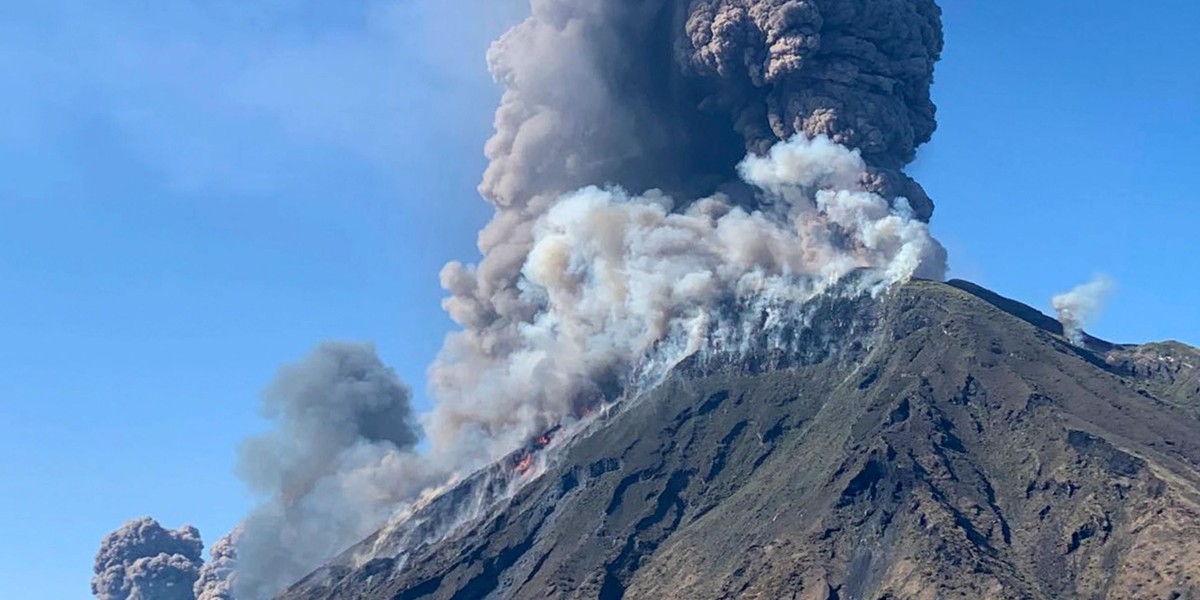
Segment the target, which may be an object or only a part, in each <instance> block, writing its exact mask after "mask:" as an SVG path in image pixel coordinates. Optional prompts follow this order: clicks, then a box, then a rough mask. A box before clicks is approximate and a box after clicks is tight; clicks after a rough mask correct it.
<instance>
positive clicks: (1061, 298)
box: [1052, 275, 1116, 346]
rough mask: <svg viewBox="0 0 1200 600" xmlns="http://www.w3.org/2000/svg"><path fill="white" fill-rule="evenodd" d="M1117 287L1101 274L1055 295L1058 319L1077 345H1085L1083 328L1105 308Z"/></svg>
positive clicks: (1064, 331)
mask: <svg viewBox="0 0 1200 600" xmlns="http://www.w3.org/2000/svg"><path fill="white" fill-rule="evenodd" d="M1115 287H1116V285H1115V284H1114V282H1113V280H1112V279H1110V278H1109V277H1107V276H1104V275H1100V276H1098V277H1096V278H1095V279H1093V280H1092V281H1089V282H1088V283H1085V284H1083V285H1080V286H1078V287H1076V288H1075V289H1073V290H1071V291H1069V292H1067V293H1065V294H1059V295H1057V296H1055V297H1054V299H1053V300H1052V304H1053V305H1054V310H1056V311H1058V321H1059V322H1060V323H1062V326H1063V334H1064V335H1066V336H1067V338H1068V339H1070V340H1071V343H1072V344H1075V345H1076V346H1082V345H1083V328H1084V327H1086V326H1087V324H1088V323H1090V322H1091V320H1092V319H1094V318H1095V317H1096V315H1098V314H1100V311H1101V310H1102V309H1103V308H1104V303H1105V301H1106V300H1108V297H1109V296H1110V295H1112V292H1113V289H1114V288H1115Z"/></svg>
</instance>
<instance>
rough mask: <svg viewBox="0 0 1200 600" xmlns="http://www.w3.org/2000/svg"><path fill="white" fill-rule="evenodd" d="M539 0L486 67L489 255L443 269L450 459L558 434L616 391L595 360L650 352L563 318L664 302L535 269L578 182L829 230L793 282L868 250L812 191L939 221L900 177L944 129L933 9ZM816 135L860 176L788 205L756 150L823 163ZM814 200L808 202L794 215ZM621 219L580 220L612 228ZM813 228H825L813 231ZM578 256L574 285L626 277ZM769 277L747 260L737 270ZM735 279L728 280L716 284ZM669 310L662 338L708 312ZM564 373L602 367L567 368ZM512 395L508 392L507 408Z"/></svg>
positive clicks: (781, 0)
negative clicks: (549, 427) (515, 439)
mask: <svg viewBox="0 0 1200 600" xmlns="http://www.w3.org/2000/svg"><path fill="white" fill-rule="evenodd" d="M531 4H532V16H531V17H530V18H529V19H527V20H526V21H525V22H523V23H521V24H520V25H518V26H516V27H515V28H513V29H512V30H511V31H509V32H508V33H507V34H505V35H504V36H503V38H502V39H501V40H499V41H498V42H497V43H496V44H495V45H494V46H493V48H492V50H491V52H490V54H489V57H488V58H489V63H490V65H491V68H492V72H493V73H494V74H495V76H496V79H497V81H499V82H500V83H501V84H502V85H503V86H504V88H505V92H504V96H503V100H502V102H501V106H500V108H499V109H498V110H497V113H496V133H495V135H494V136H493V137H492V139H491V140H489V142H488V144H487V148H486V153H487V156H488V158H489V159H490V164H489V166H488V169H487V171H486V173H485V174H484V179H483V183H482V184H481V186H480V191H481V192H482V194H483V195H484V196H485V197H486V198H487V199H489V200H490V201H491V202H492V203H493V204H494V205H495V207H496V215H495V218H494V219H493V220H492V222H491V223H489V224H488V226H487V227H486V228H485V229H484V230H483V231H482V232H481V234H480V237H479V246H480V249H481V251H482V252H483V255H484V256H483V259H482V260H481V261H480V262H479V263H478V264H477V265H473V266H465V265H462V264H458V263H452V264H450V265H448V266H447V267H446V268H445V269H444V270H443V272H442V284H443V287H445V289H446V290H447V291H448V292H449V294H450V297H449V298H448V299H447V300H446V301H445V307H446V309H447V311H448V312H449V313H450V315H451V316H452V317H453V318H454V320H455V321H456V322H458V323H459V324H460V325H462V327H463V329H464V331H463V332H462V333H459V334H455V335H453V336H451V338H450V339H449V340H448V341H447V344H446V347H445V350H444V351H443V354H442V356H441V357H440V358H439V360H438V362H437V363H436V364H435V365H434V367H433V368H432V370H431V378H432V381H433V384H434V386H435V390H436V391H437V392H438V400H439V402H440V404H439V406H438V409H437V411H435V414H434V415H433V418H432V420H431V425H432V427H431V430H430V435H431V439H432V441H433V443H434V445H435V447H436V448H438V449H441V450H447V449H449V448H461V444H462V442H463V440H464V439H469V440H471V444H472V445H475V446H480V445H481V444H482V445H486V444H487V442H488V440H490V439H495V438H497V437H504V436H505V435H506V434H507V433H509V432H511V431H512V429H513V428H512V427H510V425H512V424H513V423H514V422H521V423H524V424H525V426H524V427H518V428H516V429H517V430H518V433H519V434H521V435H523V434H527V433H529V432H528V431H524V429H527V428H533V429H536V428H537V427H541V426H543V425H545V424H546V423H545V421H546V420H548V419H550V420H552V419H553V418H556V417H557V416H558V414H559V413H563V412H567V408H568V407H569V406H572V405H574V404H577V403H579V402H585V403H586V402H588V401H589V398H591V399H593V400H590V401H594V399H595V398H599V397H603V396H605V395H606V394H610V393H611V391H610V390H609V389H608V388H609V387H611V386H610V385H607V382H611V381H613V380H614V379H615V380H617V381H619V380H620V371H621V369H620V368H617V367H612V366H611V365H610V364H609V363H611V361H606V360H599V361H597V356H596V355H595V354H593V351H597V352H605V353H614V354H619V353H621V352H626V353H629V352H634V353H636V351H637V350H638V349H639V348H641V347H642V346H643V345H644V344H643V343H642V342H644V341H645V340H642V341H639V342H638V343H636V344H633V345H632V346H630V344H631V343H632V341H631V340H623V341H621V342H620V343H616V344H615V345H614V343H613V341H612V339H613V333H614V332H613V330H612V327H614V326H615V325H617V324H615V323H613V322H612V319H597V318H596V317H595V316H594V315H593V316H591V317H589V318H588V319H585V320H575V321H569V322H563V321H564V319H568V318H570V317H571V314H570V313H564V312H563V310H564V309H565V308H568V307H570V310H574V307H575V306H576V305H578V306H580V307H589V306H592V305H593V304H598V305H601V306H604V307H606V308H611V309H612V310H613V311H614V314H618V313H619V312H620V311H621V306H622V304H617V305H608V304H604V303H606V302H617V303H623V304H628V305H631V306H637V305H639V303H642V302H649V303H653V302H655V300H654V299H643V298H640V297H638V296H637V294H639V293H641V292H643V291H646V292H648V293H659V292H653V291H651V290H642V289H640V288H636V287H634V288H629V289H625V290H622V294H621V295H618V296H611V295H610V296H604V297H598V296H589V295H587V294H581V295H578V297H574V298H570V299H569V302H565V301H559V300H560V299H556V298H554V297H553V296H552V295H550V294H547V293H546V291H545V290H546V289H547V288H546V286H543V285H540V283H542V282H539V281H538V280H537V275H538V273H539V271H538V270H537V269H538V268H539V267H537V265H532V264H531V262H530V261H531V259H541V258H544V257H546V256H548V255H549V254H548V251H546V250H544V248H545V247H546V245H547V244H549V243H550V242H548V241H547V240H544V239H540V238H541V237H544V236H546V235H548V233H547V228H548V227H551V226H552V225H551V222H552V221H557V220H559V219H560V218H561V216H562V214H563V213H564V212H565V211H566V209H565V208H562V207H561V205H563V204H564V201H566V203H567V204H568V205H574V204H578V202H579V201H578V200H577V198H578V196H579V194H577V193H575V190H579V189H583V188H587V187H588V186H597V187H598V188H599V189H601V190H609V191H608V192H603V191H601V192H594V193H593V195H594V194H596V193H599V194H605V193H608V194H611V195H612V196H613V197H614V198H616V200H617V203H619V204H622V205H623V206H625V207H626V209H624V210H625V212H627V211H628V210H633V209H632V208H630V207H633V206H636V205H644V204H647V203H649V204H660V205H663V206H665V208H663V209H662V212H663V213H664V215H667V214H670V215H671V219H670V220H672V221H677V220H680V219H683V218H684V217H686V216H688V215H691V216H693V217H695V218H699V216H700V215H701V214H702V213H704V212H705V211H709V214H710V216H709V217H708V218H710V219H711V220H712V222H713V223H715V222H716V219H718V218H720V217H721V216H722V215H720V214H717V213H721V212H724V213H727V214H728V215H730V216H729V218H728V219H726V221H725V223H726V224H729V223H732V222H733V221H735V220H738V219H743V217H744V219H745V220H746V221H754V220H757V221H756V222H757V223H758V224H761V225H764V226H766V227H767V228H768V229H767V230H764V231H762V232H761V233H762V234H763V236H764V237H765V238H768V239H769V238H771V237H772V236H773V235H775V234H777V233H778V232H777V231H771V230H770V229H771V228H776V227H777V226H780V225H782V226H783V227H784V228H785V229H790V230H791V232H790V233H791V235H793V236H802V235H827V236H829V239H830V240H832V241H833V243H832V245H830V246H829V247H827V248H825V249H824V250H823V251H821V252H816V253H815V254H813V255H811V256H807V257H805V258H806V260H808V261H809V264H808V265H806V268H805V269H801V270H800V271H799V272H792V271H789V272H788V274H789V275H812V274H813V273H814V272H818V271H820V269H817V268H814V263H816V262H819V261H822V260H827V261H830V263H829V264H830V265H834V264H842V263H843V262H844V261H843V258H845V257H847V256H853V255H855V252H856V250H855V249H853V248H850V247H848V246H843V245H842V244H841V242H842V241H847V242H853V240H854V237H855V236H854V235H853V234H851V235H849V236H848V237H847V238H846V239H841V238H840V236H841V235H842V233H843V229H844V228H845V225H846V224H845V223H836V222H835V221H836V220H837V218H836V217H833V218H831V214H830V213H829V212H827V211H826V209H827V208H828V207H827V206H818V205H817V202H816V200H817V197H816V195H815V192H816V191H817V189H815V188H818V187H822V186H823V188H822V189H825V190H838V191H844V192H847V193H851V194H864V195H870V196H871V197H873V198H878V199H882V200H883V201H884V205H883V206H884V208H885V209H887V208H888V207H890V209H891V210H892V211H894V212H895V214H896V215H903V219H904V220H906V221H908V222H914V223H920V222H924V221H928V219H929V217H930V215H931V214H932V210H933V206H932V203H931V202H930V201H929V199H928V197H927V196H926V195H925V194H924V192H923V191H922V190H921V188H920V186H919V185H917V184H916V183H915V182H912V181H911V180H910V179H909V178H907V177H906V176H905V175H903V173H902V172H901V169H902V168H903V167H904V166H905V165H906V164H908V163H909V162H910V161H911V160H912V159H913V158H914V156H915V152H916V148H917V146H919V145H920V144H922V143H924V142H925V141H927V140H928V139H929V137H930V136H931V135H932V133H933V131H934V129H935V127H936V123H935V120H934V113H935V109H934V106H933V103H932V102H931V100H930V95H929V87H930V84H931V82H932V78H933V66H934V63H935V62H936V61H937V59H938V58H939V56H940V53H941V50H942V36H941V21H940V16H941V12H940V9H939V8H938V7H937V5H936V4H934V2H932V0H889V1H867V0H857V1H856V0H824V1H821V0H812V1H804V0H757V1H755V0H651V1H647V2H637V3H630V2H611V1H610V2H597V1H595V0H533V2H532V3H531ZM789 140H799V141H792V142H789ZM804 140H811V141H813V143H814V144H816V142H815V141H816V140H823V141H821V142H820V143H819V144H820V145H823V146H832V145H834V144H836V145H840V146H843V147H844V149H846V150H847V151H846V152H843V153H841V154H840V156H841V158H842V159H845V158H846V157H847V156H849V150H854V151H855V152H856V153H857V154H856V155H855V159H854V161H855V162H854V164H853V165H852V167H853V170H852V171H847V170H845V169H840V170H839V172H838V175H839V178H838V179H837V180H836V181H833V180H827V181H809V182H805V181H799V182H786V184H787V185H788V186H791V187H792V188H795V189H794V190H792V191H789V192H788V194H787V195H788V197H786V198H785V197H781V195H780V194H779V193H778V192H779V190H775V189H763V188H762V186H761V185H759V184H760V183H761V182H755V181H750V180H747V179H746V178H744V177H741V176H739V175H744V173H742V174H739V172H738V165H739V164H744V163H742V161H743V159H744V158H745V157H746V154H747V152H750V153H752V154H753V155H756V156H761V155H763V154H766V153H768V152H769V151H771V149H772V148H773V147H777V146H779V145H780V144H788V143H791V144H793V146H792V149H793V150H797V149H803V150H804V153H806V155H807V156H809V157H810V158H814V159H815V158H816V157H815V155H814V154H813V151H814V150H815V149H816V146H815V145H809V146H807V147H805V146H804V144H805V141H804ZM829 142H832V143H833V144H829ZM779 147H781V148H782V147H786V146H779ZM781 152H782V151H781ZM826 154H827V155H828V156H827V158H834V156H835V155H837V154H838V153H835V152H827V153H826ZM750 160H751V161H753V160H757V159H754V158H752V159H750ZM797 195H806V196H807V197H806V199H805V200H806V202H799V201H796V198H795V196H797ZM901 198H902V199H901ZM629 200H632V202H631V201H629ZM875 204H876V205H878V203H875ZM803 205H807V206H809V207H811V210H807V211H799V213H796V212H795V211H797V210H798V209H799V207H800V206H803ZM611 212H613V211H609V212H605V213H593V214H590V215H589V216H587V217H585V218H597V219H599V218H609V217H612V214H611ZM615 212H622V211H615ZM885 212H886V210H885ZM800 213H802V214H800ZM873 214H874V213H873ZM626 217H628V218H634V217H632V216H631V215H626ZM878 217H879V215H877V214H875V216H874V217H872V218H878ZM612 218H616V217H612ZM641 218H649V217H645V216H643V217H641ZM859 225H863V223H861V222H857V223H855V225H854V227H851V228H850V229H854V228H855V227H858V226H859ZM649 228H650V229H653V227H649ZM820 228H824V229H825V231H824V232H816V231H815V230H816V229H820ZM746 229H748V230H749V229H753V226H750V225H747V226H746ZM802 230H803V231H802ZM588 231H592V230H590V229H589V230H588ZM614 231H615V230H614V229H611V228H610V230H609V233H610V234H611V233H613V232H614ZM627 233H628V232H627ZM556 235H557V238H556V239H559V241H558V242H555V243H557V244H559V246H562V247H564V248H571V249H573V250H580V249H581V244H585V243H586V240H576V239H565V240H564V239H562V238H563V235H562V234H561V233H560V234H556ZM566 237H567V238H569V237H570V236H569V235H567V236H566ZM753 237H755V236H754V234H753V233H750V234H748V235H747V236H746V238H748V239H749V238H753ZM835 238H837V239H835ZM839 240H840V241H839ZM790 241H797V240H785V239H779V244H780V247H781V248H782V247H783V246H786V244H787V243H788V242H790ZM859 241H860V242H861V241H862V240H861V239H859ZM797 243H798V245H797V247H796V248H789V249H788V250H789V251H796V252H799V251H800V248H802V247H803V244H802V243H799V242H798V241H797ZM850 246H853V243H850ZM539 247H540V248H542V249H543V250H537V249H538V248H539ZM642 250H646V249H641V248H627V249H624V251H628V252H637V251H642ZM809 250H811V248H809ZM843 250H845V251H847V252H846V253H845V254H843V253H842V251H843ZM535 251H536V254H535ZM684 252H686V251H683V250H679V251H678V253H679V254H683V253H684ZM569 254H570V252H569V251H563V252H559V253H558V255H557V256H558V259H559V260H562V261H565V262H564V263H563V265H561V266H562V267H563V268H566V269H568V270H573V271H574V272H573V275H574V276H577V277H585V278H587V277H596V276H608V275H610V274H611V273H617V272H618V270H616V269H614V270H613V271H611V272H610V273H604V272H588V273H582V272H581V271H583V270H586V265H584V264H583V262H584V261H583V260H582V259H581V258H580V257H579V256H578V253H577V254H576V255H575V256H574V257H570V256H568V255H569ZM637 258H638V257H629V261H625V262H630V261H634V262H636V259H637ZM572 260H574V262H572ZM535 262H536V261H535ZM762 266H763V265H761V264H759V263H754V262H753V261H752V262H751V263H747V264H743V265H737V266H735V265H732V264H731V265H725V266H724V268H725V270H726V271H731V270H734V269H736V268H738V267H744V268H748V269H751V270H753V269H758V268H760V267H762ZM776 266H778V265H776ZM789 266H794V265H789ZM860 266H865V265H860ZM836 270H837V269H836V268H834V267H832V266H830V267H829V268H828V271H829V272H833V271H836ZM932 270H933V271H936V270H937V269H936V268H935V269H932ZM767 271H768V272H769V273H772V274H779V273H781V272H782V271H771V269H767ZM737 280H738V278H737V277H733V276H730V277H729V278H727V279H726V280H724V281H721V282H720V283H719V284H718V283H714V284H713V285H714V286H718V287H719V286H720V285H734V284H735V283H736V281H737ZM629 283H631V284H632V283H633V282H629ZM599 289H603V288H602V287H601V286H596V287H593V288H589V289H587V290H583V291H584V292H590V291H596V290H599ZM726 291H728V290H726ZM714 294H715V293H714ZM710 299H711V298H710ZM561 300H567V299H561ZM670 301H671V300H669V299H668V300H666V301H665V302H667V303H669V302H670ZM664 310H665V311H666V312H663V313H661V314H659V316H658V320H659V321H660V322H659V323H658V324H657V325H653V324H650V325H649V329H648V330H646V331H648V332H649V335H657V334H664V333H665V332H666V331H667V330H668V329H669V327H667V325H666V324H665V323H663V322H661V321H669V320H670V319H671V318H672V316H671V315H672V311H675V314H681V313H685V312H688V311H691V310H699V308H698V307H695V306H692V307H686V308H685V307H682V306H675V307H667V308H665V309H664ZM599 312H603V311H602V310H598V311H597V313H599ZM645 325H648V324H647V323H642V322H636V323H629V326H630V327H634V328H638V327H642V326H645ZM548 334H549V335H551V337H552V338H553V339H550V338H546V337H545V336H546V335H548ZM537 336H542V337H541V338H540V339H534V338H535V337H537ZM566 339H573V340H575V342H573V343H572V344H571V345H572V349H570V350H568V349H566V348H562V347H560V344H561V343H562V342H563V341H564V340H566ZM637 339H639V340H641V337H638V338H637ZM606 340H607V341H606ZM548 346H556V347H555V350H554V353H555V356H554V357H550V356H549V355H548V354H547V353H546V352H545V349H546V348H547V347H548ZM627 360H628V355H627ZM565 363H569V364H572V365H578V364H580V363H589V364H588V365H587V366H585V367H583V366H576V367H573V368H566V369H564V368H563V367H564V364H565ZM601 365H604V366H601ZM610 367H612V368H610ZM531 380H532V381H549V382H552V384H551V385H548V386H545V387H541V388H540V389H537V390H530V389H528V387H527V386H523V385H521V384H520V382H522V381H526V382H527V381H531ZM506 395H507V396H511V397H512V400H511V401H501V402H497V401H496V400H495V398H496V397H505V396H506ZM518 398H519V399H518ZM506 445H508V443H507V442H505V443H501V446H506ZM482 452H483V454H485V455H486V454H493V453H494V451H492V452H489V451H488V450H487V449H483V450H482Z"/></svg>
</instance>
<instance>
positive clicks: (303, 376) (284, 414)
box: [217, 342, 422, 599]
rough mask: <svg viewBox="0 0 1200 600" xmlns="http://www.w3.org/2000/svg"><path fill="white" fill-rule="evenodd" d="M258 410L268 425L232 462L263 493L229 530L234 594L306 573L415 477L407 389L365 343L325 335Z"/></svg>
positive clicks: (356, 535) (372, 524)
mask: <svg viewBox="0 0 1200 600" xmlns="http://www.w3.org/2000/svg"><path fill="white" fill-rule="evenodd" d="M263 413H264V415H265V416H266V417H267V418H268V419H270V420H271V421H272V422H273V423H274V425H275V428H274V429H273V430H272V431H270V432H268V433H266V434H264V435H262V436H260V437H256V438H252V439H250V440H248V441H247V442H246V443H245V444H244V446H243V447H242V449H241V453H240V458H239V462H238V472H239V475H240V476H241V477H242V479H243V480H244V481H245V482H246V483H247V484H248V485H249V486H250V488H251V489H253V490H254V491H256V492H257V493H259V494H260V495H261V497H262V498H263V502H262V503H261V504H260V505H259V506H258V507H257V508H256V509H255V510H254V511H253V512H252V513H251V514H250V516H249V517H247V519H246V520H245V522H244V523H243V524H242V525H241V531H240V532H238V534H237V539H236V557H237V569H236V575H237V576H236V578H235V579H234V580H233V582H232V588H233V591H234V593H235V595H236V597H238V598H242V599H258V598H266V597H269V596H270V595H272V594H273V593H275V592H277V591H278V590H279V589H281V588H282V587H283V586H285V585H287V584H288V583H291V582H293V581H295V580H296V579H298V578H300V577H301V576H303V575H305V574H306V573H308V572H309V571H311V570H312V569H313V568H315V567H317V566H318V565H320V564H321V563H322V562H323V561H325V560H326V559H328V558H330V557H331V556H332V555H334V554H336V553H337V552H340V551H341V550H343V549H344V548H345V547H347V546H348V545H350V544H351V543H353V542H356V541H358V540H359V539H361V538H362V537H363V536H365V535H366V534H368V533H370V532H371V531H373V530H374V529H375V528H377V527H379V526H380V525H381V524H382V523H383V522H384V521H385V520H386V518H387V516H388V515H389V514H390V513H391V511H392V510H393V509H394V507H395V505H396V503H397V502H399V501H401V500H403V499H404V498H405V497H407V496H408V495H410V494H411V489H412V488H414V487H416V488H418V489H419V487H420V486H421V485H422V482H421V479H420V476H419V474H418V472H417V471H416V462H415V461H413V460H411V456H412V454H411V452H412V449H413V447H414V446H415V445H416V443H417V442H418V440H419V439H420V433H419V429H418V426H417V423H416V420H415V415H414V414H413V411H412V406H411V394H410V392H409V389H408V388H407V387H405V386H404V384H403V383H401V381H400V380H399V378H397V376H396V374H395V372H394V371H392V370H391V369H390V368H388V367H387V366H385V365H384V364H383V363H382V362H381V361H380V360H379V357H378V356H377V355H376V353H375V349H374V348H373V347H372V346H370V345H366V344H354V343H340V342H325V343H322V344H320V345H319V346H317V347H316V349H314V350H313V351H312V353H311V354H309V355H308V357H306V358H305V359H304V360H303V361H301V362H299V363H297V364H293V365H288V366H285V367H283V368H282V369H280V370H279V373H278V375H277V376H276V378H275V381H274V382H273V383H272V384H271V385H270V386H269V387H268V388H267V390H266V392H265V393H264V395H263ZM223 558H228V559H232V558H233V555H232V552H231V553H229V554H227V555H225V556H224V557H223ZM217 597H220V596H217Z"/></svg>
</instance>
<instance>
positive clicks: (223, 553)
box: [193, 528, 241, 600]
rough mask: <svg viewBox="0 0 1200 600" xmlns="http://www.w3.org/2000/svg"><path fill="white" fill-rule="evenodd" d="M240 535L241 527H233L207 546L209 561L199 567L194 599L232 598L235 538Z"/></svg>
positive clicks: (235, 560)
mask: <svg viewBox="0 0 1200 600" xmlns="http://www.w3.org/2000/svg"><path fill="white" fill-rule="evenodd" d="M240 536H241V528H238V529H235V530H234V531H233V532H232V533H230V534H229V535H226V536H225V537H223V538H221V539H219V540H217V541H216V543H214V544H213V545H212V548H209V550H208V553H209V556H210V558H209V561H208V562H206V563H204V567H202V568H201V569H200V575H199V578H198V579H197V580H196V585H195V586H194V588H193V590H194V591H195V594H196V600H234V595H233V585H234V581H235V579H236V574H235V570H236V567H237V540H238V538H239V537H240Z"/></svg>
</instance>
